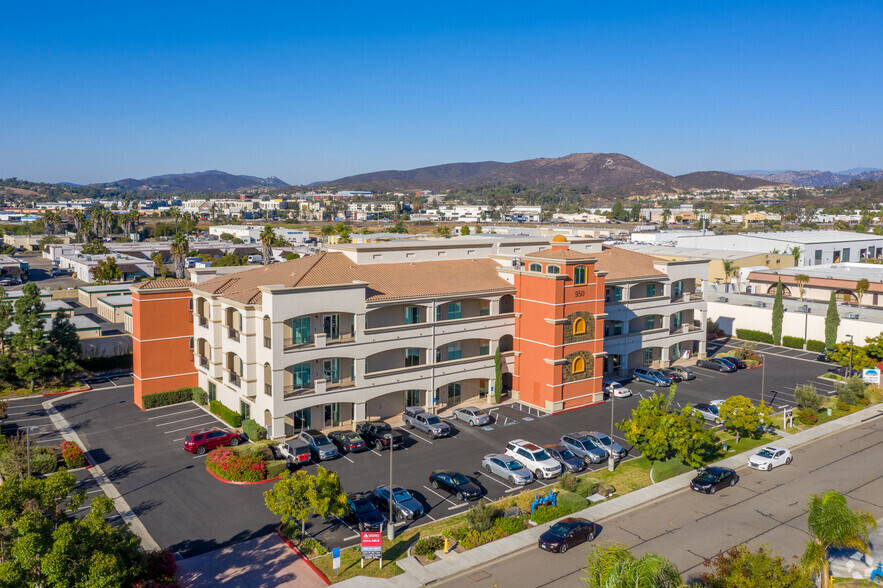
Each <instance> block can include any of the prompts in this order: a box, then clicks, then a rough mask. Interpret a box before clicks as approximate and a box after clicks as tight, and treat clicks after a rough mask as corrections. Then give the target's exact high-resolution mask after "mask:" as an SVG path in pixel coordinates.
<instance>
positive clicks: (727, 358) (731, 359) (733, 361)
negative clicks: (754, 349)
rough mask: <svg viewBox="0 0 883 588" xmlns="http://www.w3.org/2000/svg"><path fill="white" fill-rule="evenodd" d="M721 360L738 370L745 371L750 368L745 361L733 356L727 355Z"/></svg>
mask: <svg viewBox="0 0 883 588" xmlns="http://www.w3.org/2000/svg"><path fill="white" fill-rule="evenodd" d="M721 359H723V360H725V361H729V362H730V363H731V364H733V365H734V366H736V369H740V370H744V369H745V368H746V367H748V366H747V365H746V364H745V362H744V361H742V360H741V359H739V358H738V357H734V356H732V355H725V356H724V357H722V358H721Z"/></svg>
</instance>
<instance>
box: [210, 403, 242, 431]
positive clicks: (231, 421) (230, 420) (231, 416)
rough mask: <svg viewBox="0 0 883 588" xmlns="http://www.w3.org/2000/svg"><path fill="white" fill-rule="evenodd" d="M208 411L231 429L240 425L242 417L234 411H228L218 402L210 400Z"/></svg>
mask: <svg viewBox="0 0 883 588" xmlns="http://www.w3.org/2000/svg"><path fill="white" fill-rule="evenodd" d="M209 410H210V411H212V412H213V413H214V414H216V415H218V416H219V417H221V418H222V419H224V421H226V423H227V424H228V425H230V426H231V427H239V426H241V425H242V417H241V416H240V415H239V413H238V412H236V411H235V410H230V409H229V408H227V407H226V406H224V405H223V404H222V403H221V402H220V401H219V400H212V401H211V402H210V403H209Z"/></svg>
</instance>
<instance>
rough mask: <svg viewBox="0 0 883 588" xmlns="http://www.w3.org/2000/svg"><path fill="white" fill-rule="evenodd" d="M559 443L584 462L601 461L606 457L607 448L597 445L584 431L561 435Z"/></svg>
mask: <svg viewBox="0 0 883 588" xmlns="http://www.w3.org/2000/svg"><path fill="white" fill-rule="evenodd" d="M560 441H561V444H562V445H563V446H565V447H567V448H568V449H569V450H571V451H572V452H573V453H574V455H576V456H577V457H580V458H582V459H583V461H585V462H586V463H601V461H602V460H604V459H606V458H607V450H606V449H604V448H603V447H601V446H600V445H598V444H597V443H596V442H595V440H594V439H592V438H591V437H589V434H588V433H586V432H585V431H580V432H578V433H567V434H566V435H562V436H561V439H560Z"/></svg>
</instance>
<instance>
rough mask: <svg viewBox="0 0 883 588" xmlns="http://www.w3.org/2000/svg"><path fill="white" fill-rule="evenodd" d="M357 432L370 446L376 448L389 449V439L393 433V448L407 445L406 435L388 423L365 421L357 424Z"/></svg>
mask: <svg viewBox="0 0 883 588" xmlns="http://www.w3.org/2000/svg"><path fill="white" fill-rule="evenodd" d="M356 433H358V434H359V435H360V436H361V437H362V439H363V440H364V441H365V444H366V445H367V446H368V447H373V448H374V449H389V439H388V438H387V437H388V436H389V434H390V433H392V448H393V449H400V448H402V447H403V446H404V445H405V436H404V435H402V433H401V431H399V430H398V429H393V428H392V427H390V426H389V425H388V424H387V423H381V422H376V423H368V422H363V423H359V424H357V425H356Z"/></svg>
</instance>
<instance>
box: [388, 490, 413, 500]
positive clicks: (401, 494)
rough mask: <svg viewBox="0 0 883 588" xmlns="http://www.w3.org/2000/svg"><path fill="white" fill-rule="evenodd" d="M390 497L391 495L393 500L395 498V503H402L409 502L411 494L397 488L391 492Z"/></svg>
mask: <svg viewBox="0 0 883 588" xmlns="http://www.w3.org/2000/svg"><path fill="white" fill-rule="evenodd" d="M392 495H393V498H395V500H396V502H404V501H406V500H411V494H410V493H409V492H408V491H407V490H404V489H401V488H397V489H396V490H395V491H394V492H393V494H392Z"/></svg>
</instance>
